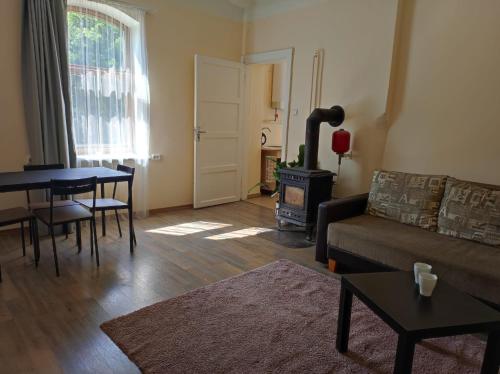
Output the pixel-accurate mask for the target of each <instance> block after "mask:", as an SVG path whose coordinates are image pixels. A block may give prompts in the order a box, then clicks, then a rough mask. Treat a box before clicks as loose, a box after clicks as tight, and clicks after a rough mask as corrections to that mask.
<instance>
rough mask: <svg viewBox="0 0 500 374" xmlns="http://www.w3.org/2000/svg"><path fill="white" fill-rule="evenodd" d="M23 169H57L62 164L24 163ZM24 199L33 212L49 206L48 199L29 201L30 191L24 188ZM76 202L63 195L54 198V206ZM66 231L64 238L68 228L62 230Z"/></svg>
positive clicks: (62, 165)
mask: <svg viewBox="0 0 500 374" xmlns="http://www.w3.org/2000/svg"><path fill="white" fill-rule="evenodd" d="M23 169H24V171H36V170H57V169H64V164H46V165H44V164H40V165H32V164H27V165H24V167H23ZM26 201H27V203H28V209H29V210H30V211H31V212H33V211H35V210H37V209H46V208H48V207H49V206H50V203H49V202H48V201H41V202H32V201H31V196H30V191H29V190H26ZM75 204H77V203H76V202H74V201H73V200H70V199H68V198H67V197H66V196H64V197H63V198H62V199H61V200H56V201H54V206H66V205H75ZM64 231H65V232H66V238H67V237H68V229H67V228H66V229H65V230H64ZM32 232H33V230H32V228H31V226H30V244H32V243H33V236H32Z"/></svg>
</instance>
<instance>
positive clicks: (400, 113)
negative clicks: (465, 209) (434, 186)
mask: <svg viewBox="0 0 500 374" xmlns="http://www.w3.org/2000/svg"><path fill="white" fill-rule="evenodd" d="M404 4H405V7H404V8H403V13H402V18H401V23H402V27H401V30H400V34H399V35H400V38H399V41H398V45H399V47H398V53H397V65H396V66H395V74H394V80H393V84H392V87H391V91H392V94H391V97H392V98H393V100H392V101H391V106H390V107H391V110H390V117H391V127H390V130H389V134H388V138H387V145H386V148H385V155H384V162H383V166H384V168H387V169H394V170H402V171H411V172H419V173H436V174H448V175H452V176H455V177H459V178H464V179H471V180H476V181H482V182H485V183H493V184H500V173H499V172H498V165H499V164H500V146H499V144H500V142H499V140H500V125H499V123H500V120H499V119H500V74H499V67H500V48H499V40H500V22H499V19H500V2H498V1H495V0H481V1H468V0H440V1H433V0H418V1H416V0H407V1H405V2H404Z"/></svg>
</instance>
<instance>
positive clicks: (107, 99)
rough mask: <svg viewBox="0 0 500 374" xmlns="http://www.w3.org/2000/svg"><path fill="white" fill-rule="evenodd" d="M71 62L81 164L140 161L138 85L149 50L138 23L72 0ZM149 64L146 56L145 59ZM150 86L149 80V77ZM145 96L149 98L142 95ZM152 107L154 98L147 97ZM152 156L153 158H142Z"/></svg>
mask: <svg viewBox="0 0 500 374" xmlns="http://www.w3.org/2000/svg"><path fill="white" fill-rule="evenodd" d="M67 19H68V60H69V69H70V88H71V101H72V102H71V107H72V126H73V137H74V140H75V147H76V153H77V158H79V159H86V160H89V159H92V160H95V159H101V160H102V159H108V160H110V159H113V160H114V159H117V160H121V159H125V158H137V156H138V153H144V149H143V148H144V146H145V145H144V144H138V141H137V139H141V142H143V140H144V134H138V131H144V126H143V125H144V123H143V122H144V121H143V120H144V114H143V113H140V112H141V110H143V108H142V107H141V108H139V107H138V105H137V103H138V102H140V103H141V106H142V102H143V100H142V99H141V98H138V93H137V92H136V91H137V87H138V86H141V87H143V86H144V83H143V82H138V81H137V80H138V79H139V80H141V79H142V76H143V75H144V74H143V72H144V71H145V70H146V69H145V66H140V65H141V64H140V61H141V56H136V54H137V53H140V51H141V50H143V48H137V45H138V44H139V43H140V42H143V41H142V40H141V38H140V32H141V27H140V26H141V25H140V23H139V21H138V20H136V19H134V18H133V17H131V16H129V15H128V14H127V13H125V12H124V11H122V10H119V9H117V8H116V7H113V6H110V5H107V4H103V3H100V2H94V1H89V0H69V1H68V14H67ZM142 61H144V65H145V56H142ZM146 85H147V77H146ZM140 94H141V95H142V94H143V93H140ZM147 101H148V102H149V97H147ZM147 117H148V118H147V119H149V116H148V115H147ZM142 156H143V157H147V155H142Z"/></svg>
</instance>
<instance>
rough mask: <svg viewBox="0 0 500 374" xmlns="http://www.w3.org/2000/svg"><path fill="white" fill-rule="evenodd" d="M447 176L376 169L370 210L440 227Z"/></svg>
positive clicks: (403, 221)
mask: <svg viewBox="0 0 500 374" xmlns="http://www.w3.org/2000/svg"><path fill="white" fill-rule="evenodd" d="M446 178H447V177H446V176H444V175H422V174H407V173H401V172H396V171H384V170H376V171H375V172H374V173H373V179H372V185H371V189H370V197H369V198H368V205H367V213H368V214H371V215H372V216H377V217H383V218H387V219H391V220H394V221H398V222H401V223H406V224H409V225H414V226H419V227H421V228H423V229H427V230H431V231H436V230H437V222H438V214H439V207H440V205H441V200H442V198H443V194H444V188H445V184H446Z"/></svg>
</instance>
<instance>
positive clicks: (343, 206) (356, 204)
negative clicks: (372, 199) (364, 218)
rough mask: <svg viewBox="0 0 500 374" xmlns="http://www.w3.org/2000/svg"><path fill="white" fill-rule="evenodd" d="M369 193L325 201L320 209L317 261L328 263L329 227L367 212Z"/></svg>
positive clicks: (320, 205)
mask: <svg viewBox="0 0 500 374" xmlns="http://www.w3.org/2000/svg"><path fill="white" fill-rule="evenodd" d="M367 202H368V193H364V194H361V195H355V196H349V197H344V198H341V199H335V200H330V201H325V202H323V203H321V204H319V207H318V223H317V232H316V261H319V262H322V263H324V264H326V263H327V262H328V238H327V236H328V225H329V224H330V223H332V222H336V221H340V220H343V219H346V218H349V217H354V216H359V215H361V214H363V213H364V212H365V209H366V204H367Z"/></svg>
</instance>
